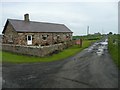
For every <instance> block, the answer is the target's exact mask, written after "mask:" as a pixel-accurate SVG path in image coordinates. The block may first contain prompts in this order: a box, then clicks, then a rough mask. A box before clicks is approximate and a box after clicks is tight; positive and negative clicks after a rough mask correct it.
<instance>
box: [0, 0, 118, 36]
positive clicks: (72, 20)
mask: <svg viewBox="0 0 120 90" xmlns="http://www.w3.org/2000/svg"><path fill="white" fill-rule="evenodd" d="M110 1H111V0H110ZM113 1H114V2H112V1H111V2H95V1H94V0H93V2H87V1H86V2H7V1H6V2H2V3H0V4H1V5H0V6H1V9H0V13H1V14H2V15H1V16H0V33H2V30H3V27H4V25H5V23H6V20H7V19H8V18H10V19H20V20H23V19H24V18H23V16H24V14H25V13H28V14H29V15H30V20H31V21H38V22H51V23H62V24H65V25H66V26H67V27H68V28H69V29H70V30H71V31H73V32H74V35H86V30H87V26H88V25H89V27H90V33H91V34H92V33H97V32H100V33H108V32H110V31H111V32H113V33H118V2H117V1H115V0H113Z"/></svg>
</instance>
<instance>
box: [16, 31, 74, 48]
mask: <svg viewBox="0 0 120 90" xmlns="http://www.w3.org/2000/svg"><path fill="white" fill-rule="evenodd" d="M27 35H32V45H35V46H39V45H41V46H46V45H53V44H58V43H64V42H66V41H70V40H72V33H18V37H17V38H18V39H17V40H16V41H15V42H16V44H17V45H27ZM44 36H46V39H45V40H44V39H43V37H44Z"/></svg>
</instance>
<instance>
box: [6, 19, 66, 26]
mask: <svg viewBox="0 0 120 90" xmlns="http://www.w3.org/2000/svg"><path fill="white" fill-rule="evenodd" d="M7 20H15V21H24V20H19V19H7ZM29 22H33V23H45V24H56V25H64V24H62V23H50V22H38V21H29Z"/></svg>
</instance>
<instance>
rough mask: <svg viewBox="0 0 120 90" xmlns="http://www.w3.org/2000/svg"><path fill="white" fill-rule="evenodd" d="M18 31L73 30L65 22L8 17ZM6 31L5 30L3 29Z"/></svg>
mask: <svg viewBox="0 0 120 90" xmlns="http://www.w3.org/2000/svg"><path fill="white" fill-rule="evenodd" d="M7 22H10V23H11V25H12V26H13V28H14V29H15V30H16V31H17V32H72V31H71V30H70V29H69V28H67V27H66V26H65V25H64V24H56V23H46V22H35V21H28V22H27V21H24V20H15V19H8V20H7ZM3 32H4V31H3Z"/></svg>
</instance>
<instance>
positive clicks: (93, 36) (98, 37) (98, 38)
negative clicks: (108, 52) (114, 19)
mask: <svg viewBox="0 0 120 90" xmlns="http://www.w3.org/2000/svg"><path fill="white" fill-rule="evenodd" d="M102 37H103V36H102V35H86V36H73V40H76V39H83V40H100V39H101V38H102Z"/></svg>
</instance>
